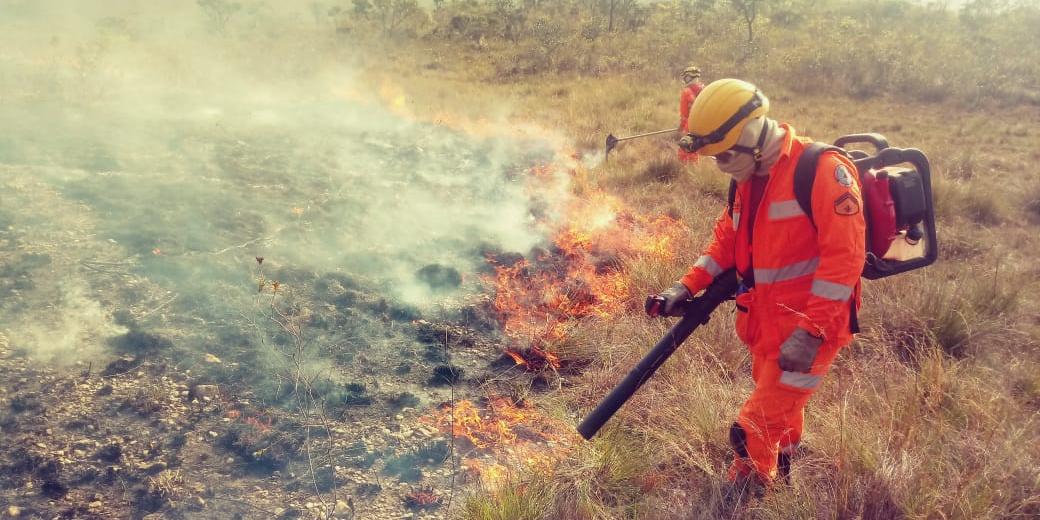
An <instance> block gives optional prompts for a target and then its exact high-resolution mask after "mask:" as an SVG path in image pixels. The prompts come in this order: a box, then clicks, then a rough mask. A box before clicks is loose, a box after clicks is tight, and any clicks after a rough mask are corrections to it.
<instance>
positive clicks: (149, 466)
mask: <svg viewBox="0 0 1040 520" xmlns="http://www.w3.org/2000/svg"><path fill="white" fill-rule="evenodd" d="M166 467H167V465H166V463H165V462H163V461H161V460H159V461H155V462H142V463H141V464H139V465H138V466H137V469H139V470H141V471H145V472H148V473H158V472H160V471H162V470H164V469H166Z"/></svg>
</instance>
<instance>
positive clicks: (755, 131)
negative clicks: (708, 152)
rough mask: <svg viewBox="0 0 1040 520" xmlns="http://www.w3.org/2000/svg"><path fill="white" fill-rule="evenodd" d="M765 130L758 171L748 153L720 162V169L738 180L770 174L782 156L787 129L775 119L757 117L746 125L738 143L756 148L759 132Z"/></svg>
mask: <svg viewBox="0 0 1040 520" xmlns="http://www.w3.org/2000/svg"><path fill="white" fill-rule="evenodd" d="M763 131H764V132H766V138H765V141H763V142H762V164H761V165H760V166H759V168H758V171H755V158H754V157H753V156H752V155H751V154H747V153H737V154H736V157H734V158H733V159H731V160H730V161H727V162H725V163H723V162H721V161H720V162H718V167H719V169H720V170H722V171H724V172H726V173H728V174H730V176H732V177H733V179H734V180H735V181H737V182H744V181H746V180H748V179H749V178H751V175H752V174H754V175H768V174H769V169H770V168H772V167H773V163H775V162H776V159H777V158H778V157H780V147H781V146H782V145H783V143H784V136H785V135H787V131H786V130H784V129H783V128H781V127H780V125H779V124H778V123H777V122H776V121H775V120H773V119H769V118H768V117H765V116H762V117H757V118H755V119H752V120H751V121H748V123H747V124H746V125H744V131H743V132H742V133H741V134H740V139H737V144H739V145H741V146H747V147H748V148H754V147H755V145H757V144H758V137H759V134H760V133H761V132H763Z"/></svg>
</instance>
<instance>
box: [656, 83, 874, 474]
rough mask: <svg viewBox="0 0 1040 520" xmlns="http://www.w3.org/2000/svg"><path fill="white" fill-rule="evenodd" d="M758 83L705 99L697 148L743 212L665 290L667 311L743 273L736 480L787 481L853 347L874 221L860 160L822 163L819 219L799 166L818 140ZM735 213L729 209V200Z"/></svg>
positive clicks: (689, 138)
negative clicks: (800, 182) (784, 120)
mask: <svg viewBox="0 0 1040 520" xmlns="http://www.w3.org/2000/svg"><path fill="white" fill-rule="evenodd" d="M768 112H769V100H768V99H767V98H766V97H765V96H764V95H763V94H762V93H761V92H760V91H759V90H758V89H757V88H756V87H755V86H754V85H752V84H750V83H746V82H744V81H740V80H736V79H722V80H718V81H715V82H712V83H711V84H709V85H708V86H707V87H705V88H704V90H703V92H701V93H700V95H699V96H698V97H697V100H696V101H695V102H694V105H693V108H692V111H691V114H690V125H689V133H688V135H686V136H684V137H683V138H682V139H681V140H680V145H681V146H682V147H683V148H685V149H686V150H688V151H691V152H697V153H700V154H703V155H709V156H714V157H715V159H716V161H717V165H718V167H719V169H720V170H722V171H723V172H725V173H728V174H729V175H730V176H731V177H732V178H733V181H734V183H735V195H734V197H733V203H732V206H731V207H727V208H726V209H725V210H724V211H723V212H722V214H721V215H720V216H719V218H718V221H717V222H716V223H715V232H714V235H715V236H714V239H713V240H712V241H711V244H710V245H709V246H708V248H707V249H706V250H705V251H704V252H703V254H702V255H701V256H700V258H698V259H697V261H696V263H695V264H694V266H693V267H692V268H691V269H690V271H689V273H687V274H686V275H685V276H683V277H682V279H681V280H680V281H678V282H676V283H675V285H673V286H672V287H671V288H669V289H667V290H665V291H664V292H662V293H661V296H663V297H664V299H665V302H664V305H663V308H662V310H663V312H664V314H666V315H667V314H670V313H671V312H672V311H673V309H675V305H676V303H678V302H680V301H682V300H685V299H686V298H689V297H690V295H693V294H696V293H697V292H699V291H701V290H703V289H704V288H705V287H707V286H708V285H709V284H710V283H711V281H712V280H713V279H714V277H715V276H718V275H719V274H720V273H722V272H724V271H725V270H728V269H731V268H735V269H736V270H737V273H738V275H739V277H740V279H741V285H740V289H739V290H738V294H737V297H736V312H737V317H736V329H737V335H738V336H739V337H740V340H741V341H742V342H743V343H745V344H746V345H747V346H748V348H749V349H750V351H751V354H752V363H753V366H752V377H753V378H754V382H755V389H754V391H753V392H751V396H750V397H748V399H747V401H746V402H745V403H744V406H743V407H742V408H741V409H740V413H739V414H738V415H737V420H736V422H734V423H733V425H732V426H731V428H730V443H731V444H732V446H733V451H734V452H735V459H734V461H733V463H732V465H731V466H730V469H729V478H730V480H732V481H734V482H744V481H746V479H752V478H753V479H756V480H757V481H758V482H761V483H763V484H766V485H768V484H770V483H772V482H774V480H775V479H776V478H777V477H778V476H779V477H782V478H786V477H787V473H788V472H789V470H790V456H791V454H792V453H793V452H794V451H795V450H796V448H797V446H798V443H799V441H800V439H801V436H802V421H803V410H804V408H805V405H806V402H808V401H809V398H810V397H811V396H812V394H813V392H815V391H816V390H817V389H818V388H819V385H820V383H821V381H822V380H823V377H824V376H825V375H826V374H827V371H828V369H829V368H830V366H831V362H832V361H833V360H834V358H835V356H836V355H837V354H838V351H839V350H841V348H842V347H844V346H846V345H848V344H849V342H850V341H852V337H853V331H854V329H855V328H856V324H855V321H856V320H855V315H856V312H857V310H858V308H859V303H860V274H861V272H862V269H863V259H864V255H865V249H864V248H865V222H864V217H863V212H862V209H861V208H862V196H861V193H860V187H859V179H858V177H857V176H856V175H855V173H854V172H855V171H856V170H855V168H854V166H853V165H852V163H851V162H850V161H849V160H848V159H847V158H846V157H845V156H843V155H840V154H838V153H836V152H833V151H828V152H825V153H824V154H823V155H821V156H820V159H819V162H818V166H817V169H816V180H815V182H814V184H813V190H812V203H811V204H812V206H811V207H812V218H811V219H810V217H809V216H808V215H806V214H805V213H804V212H803V211H802V209H801V207H800V206H799V204H798V202H797V200H796V199H795V194H794V184H793V178H794V170H795V166H796V164H797V162H798V158H799V156H800V155H801V153H802V150H803V149H804V147H805V146H806V145H807V144H808V143H811V140H809V139H806V138H804V137H800V136H798V135H797V134H796V133H795V129H794V128H792V127H791V126H789V125H787V124H780V123H777V122H776V121H774V120H772V119H770V118H768V117H767V114H768ZM727 206H729V205H727Z"/></svg>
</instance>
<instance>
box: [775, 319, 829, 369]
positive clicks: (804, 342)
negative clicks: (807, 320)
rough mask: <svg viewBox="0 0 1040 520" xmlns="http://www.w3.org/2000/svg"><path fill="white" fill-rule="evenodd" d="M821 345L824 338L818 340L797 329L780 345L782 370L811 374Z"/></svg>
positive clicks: (805, 331) (801, 329) (807, 332)
mask: <svg viewBox="0 0 1040 520" xmlns="http://www.w3.org/2000/svg"><path fill="white" fill-rule="evenodd" d="M821 344H823V338H817V337H816V336H813V335H812V334H809V331H807V330H805V329H803V328H801V327H797V328H795V329H794V332H792V333H791V335H790V336H788V338H787V339H786V340H785V341H784V342H783V343H782V344H781V345H780V359H779V360H778V361H779V362H780V370H785V371H787V372H809V369H811V368H812V364H813V361H814V360H815V359H816V351H818V350H820V345H821Z"/></svg>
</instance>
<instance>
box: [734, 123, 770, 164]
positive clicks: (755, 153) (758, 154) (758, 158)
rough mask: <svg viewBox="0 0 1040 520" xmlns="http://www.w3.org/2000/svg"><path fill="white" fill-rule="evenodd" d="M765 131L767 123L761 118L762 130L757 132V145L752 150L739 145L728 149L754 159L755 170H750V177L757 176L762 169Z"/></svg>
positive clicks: (767, 126) (767, 127) (767, 128)
mask: <svg viewBox="0 0 1040 520" xmlns="http://www.w3.org/2000/svg"><path fill="white" fill-rule="evenodd" d="M767 130H769V122H768V121H766V119H765V118H762V128H761V129H759V131H758V143H756V144H755V147H754V148H752V147H749V146H743V145H739V144H735V145H733V146H732V147H731V148H730V150H733V151H735V152H740V153H746V154H749V155H751V156H752V157H754V158H755V169H754V170H752V172H751V173H752V175H754V174H757V173H758V170H759V169H761V168H762V145H764V144H765V142H766V134H767Z"/></svg>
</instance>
